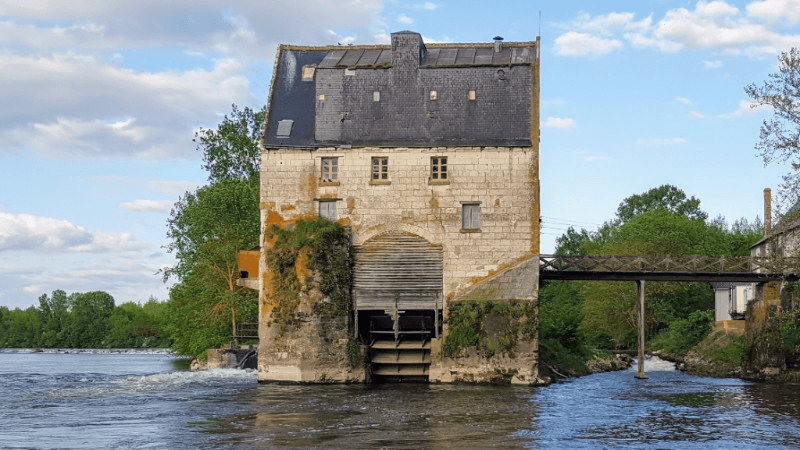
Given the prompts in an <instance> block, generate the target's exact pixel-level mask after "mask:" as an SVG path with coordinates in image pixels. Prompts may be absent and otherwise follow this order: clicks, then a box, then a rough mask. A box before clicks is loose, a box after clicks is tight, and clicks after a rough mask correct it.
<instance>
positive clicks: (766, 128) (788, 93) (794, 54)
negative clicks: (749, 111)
mask: <svg viewBox="0 0 800 450" xmlns="http://www.w3.org/2000/svg"><path fill="white" fill-rule="evenodd" d="M778 63H779V67H778V72H776V73H772V74H769V76H768V77H767V80H766V81H764V83H763V84H762V85H761V86H758V85H756V84H750V85H748V86H747V87H745V89H744V90H745V92H746V93H747V95H748V96H749V97H750V100H751V102H752V103H751V105H750V107H751V108H756V107H759V106H770V107H771V108H772V111H773V114H772V117H770V118H768V119H765V120H764V121H763V123H762V124H761V133H760V135H759V141H758V142H757V143H756V145H755V148H756V150H757V151H758V152H759V155H760V156H761V157H762V158H763V160H764V164H769V163H771V162H773V161H775V162H779V163H782V162H787V161H788V162H789V163H790V164H791V166H792V170H791V171H790V172H789V173H788V174H787V175H785V176H784V177H783V181H784V183H783V184H782V185H781V189H780V190H779V193H780V194H781V195H782V196H783V197H785V198H786V199H787V200H790V201H794V200H796V199H797V197H798V193H800V50H798V48H792V49H791V50H790V51H788V52H783V53H781V54H780V55H779V56H778Z"/></svg>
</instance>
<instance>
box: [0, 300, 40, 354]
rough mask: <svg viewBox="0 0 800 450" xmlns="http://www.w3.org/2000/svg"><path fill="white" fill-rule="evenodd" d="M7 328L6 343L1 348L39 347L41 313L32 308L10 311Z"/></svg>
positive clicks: (6, 323)
mask: <svg viewBox="0 0 800 450" xmlns="http://www.w3.org/2000/svg"><path fill="white" fill-rule="evenodd" d="M4 326H5V327H6V337H5V342H2V343H0V344H1V345H0V347H17V348H23V347H25V348H29V347H37V346H38V345H39V340H40V339H41V328H42V323H41V321H40V320H39V311H38V310H37V309H36V308H35V307H33V306H31V307H29V308H28V309H25V310H22V309H19V308H15V309H14V310H13V311H9V312H8V314H7V316H6V320H5V323H4Z"/></svg>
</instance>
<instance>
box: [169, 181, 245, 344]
mask: <svg viewBox="0 0 800 450" xmlns="http://www.w3.org/2000/svg"><path fill="white" fill-rule="evenodd" d="M254 184H255V183H254V182H253V181H251V180H236V179H226V180H222V181H219V182H217V183H214V184H212V185H209V186H205V187H202V188H200V189H198V190H197V191H196V192H194V193H187V194H186V195H185V196H184V197H182V198H181V200H180V201H179V202H178V204H176V207H175V209H173V211H172V216H171V217H170V221H169V231H168V236H169V238H170V239H171V240H172V242H171V243H170V245H169V247H168V248H169V250H170V251H172V252H174V253H175V256H176V259H177V264H176V265H175V266H174V267H172V268H169V269H167V270H166V271H165V277H169V276H175V277H177V278H178V279H179V280H180V281H179V283H178V285H176V286H175V287H173V289H172V291H171V292H170V299H171V301H173V302H174V305H173V306H174V309H173V313H174V314H173V315H172V317H173V319H174V321H173V323H172V325H171V327H170V330H171V331H172V337H173V340H174V344H175V345H177V346H179V348H180V349H191V351H192V353H190V354H192V355H195V356H196V355H197V354H198V353H196V350H197V348H196V344H197V343H199V342H205V341H207V339H204V340H202V341H198V338H197V335H196V333H197V332H201V333H202V332H203V331H204V330H206V331H207V332H209V333H211V334H213V335H214V336H215V339H211V340H212V341H213V342H218V341H219V338H220V337H221V336H222V335H225V336H226V337H229V336H230V332H222V331H221V330H217V331H215V330H216V328H215V326H213V325H215V324H216V323H217V320H216V319H217V318H218V317H221V316H224V315H222V314H219V313H220V312H221V311H220V310H221V309H223V308H224V309H226V310H227V312H228V314H230V316H228V317H230V320H231V322H233V321H235V317H236V312H237V310H239V309H241V308H243V304H244V303H255V302H256V301H257V300H256V298H257V295H256V294H255V293H247V292H245V291H243V289H242V288H240V287H239V286H237V285H236V279H237V278H238V277H239V267H238V265H237V259H236V256H237V253H238V251H239V250H240V249H245V248H251V247H253V246H255V245H257V243H258V237H259V232H260V223H259V217H260V216H259V210H258V190H257V189H255V187H254ZM218 305H224V306H218ZM193 309H196V311H194V310H193ZM249 319H250V320H253V317H252V316H250V317H249ZM231 322H229V323H231ZM190 330H194V331H191V332H190ZM228 330H230V328H228ZM185 339H190V340H193V341H195V342H194V343H192V344H186V345H184V344H183V341H184V340H185ZM206 348H208V347H206ZM206 348H203V349H202V351H205V349H206Z"/></svg>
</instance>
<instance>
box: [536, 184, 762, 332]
mask: <svg viewBox="0 0 800 450" xmlns="http://www.w3.org/2000/svg"><path fill="white" fill-rule="evenodd" d="M761 235H762V229H761V223H760V221H758V220H756V221H755V222H749V221H747V220H746V219H741V220H738V221H736V222H734V223H733V225H732V226H729V225H728V224H727V222H726V221H725V219H724V218H723V217H718V218H716V219H714V220H708V215H707V214H706V213H705V212H704V211H702V210H701V209H700V200H699V199H697V198H695V197H689V196H687V195H686V194H685V193H684V192H683V191H682V190H680V189H678V188H677V187H675V186H672V185H668V184H667V185H663V186H659V187H656V188H653V189H650V190H648V191H646V192H644V193H642V194H636V195H631V196H629V197H627V198H625V199H624V200H623V201H622V202H621V203H620V205H619V208H618V209H617V212H616V216H615V217H614V218H613V219H611V220H609V221H607V222H605V223H604V224H603V225H602V226H601V227H600V228H599V229H598V230H597V231H594V232H590V231H587V230H585V229H582V230H580V231H576V230H575V229H574V228H569V229H568V230H567V232H566V233H564V234H563V235H562V236H561V237H559V238H558V239H557V240H556V244H557V248H556V254H559V255H598V256H601V255H605V256H638V255H651V256H664V255H674V256H681V255H706V256H745V255H749V253H750V246H751V245H752V244H754V243H755V242H756V241H758V239H759V238H760V237H761ZM555 286H556V285H555V284H553V285H548V286H545V287H544V288H543V289H542V291H541V292H540V298H542V299H551V297H553V293H555V294H554V295H555V296H556V297H558V299H557V301H556V302H555V303H558V304H562V303H563V304H565V305H566V304H574V301H575V298H580V299H581V307H582V310H583V312H584V313H585V315H584V316H583V319H582V328H581V330H582V331H581V332H582V333H585V336H586V337H585V339H588V340H592V341H595V342H606V343H607V344H606V345H616V346H632V345H635V336H636V334H635V327H636V317H637V313H636V311H637V310H636V305H637V295H636V287H635V286H634V285H633V284H632V283H623V282H586V283H581V284H580V286H581V289H580V296H579V297H577V296H576V294H575V293H574V292H573V293H570V294H569V296H571V297H570V298H566V294H564V288H561V287H558V288H556V287H555ZM551 290H554V291H553V292H550V291H551ZM646 296H647V298H648V311H649V312H648V315H647V321H648V322H647V329H648V330H649V332H650V333H651V334H654V333H656V332H658V331H659V330H662V329H664V328H665V327H667V326H668V324H670V323H672V322H675V321H678V320H687V319H688V317H689V315H690V314H691V313H693V312H694V311H697V310H703V309H707V308H709V307H711V306H712V305H713V293H712V291H711V289H709V288H708V285H707V284H705V283H701V284H684V283H663V282H662V283H647V285H646ZM560 308H561V309H563V307H560ZM551 309H552V307H551V306H548V305H547V304H546V302H544V301H543V303H542V310H541V313H542V323H543V326H542V330H550V331H548V332H550V333H552V330H551V329H550V328H548V327H547V326H546V325H547V324H548V323H550V322H551V321H553V320H555V319H558V320H559V321H564V320H566V322H565V324H562V323H560V322H558V327H559V329H572V328H570V326H569V325H570V324H569V320H575V319H574V318H576V317H578V315H576V314H569V315H568V314H566V313H564V312H563V311H561V312H559V313H558V314H556V313H554V312H553V311H560V310H556V309H553V310H552V311H551ZM548 314H551V315H553V317H547V315H548ZM570 318H571V319H570ZM574 335H575V336H580V335H581V333H575V334H574ZM541 339H542V342H545V340H546V339H548V336H546V335H545V336H543V337H541ZM551 344H552V343H550V344H547V345H551ZM543 345H545V344H543ZM551 347H553V346H552V345H551Z"/></svg>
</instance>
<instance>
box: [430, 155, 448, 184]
mask: <svg viewBox="0 0 800 450" xmlns="http://www.w3.org/2000/svg"><path fill="white" fill-rule="evenodd" d="M447 179H449V178H448V177H447V157H446V156H434V157H432V158H431V180H434V181H438V180H447Z"/></svg>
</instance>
